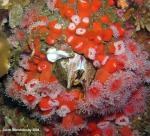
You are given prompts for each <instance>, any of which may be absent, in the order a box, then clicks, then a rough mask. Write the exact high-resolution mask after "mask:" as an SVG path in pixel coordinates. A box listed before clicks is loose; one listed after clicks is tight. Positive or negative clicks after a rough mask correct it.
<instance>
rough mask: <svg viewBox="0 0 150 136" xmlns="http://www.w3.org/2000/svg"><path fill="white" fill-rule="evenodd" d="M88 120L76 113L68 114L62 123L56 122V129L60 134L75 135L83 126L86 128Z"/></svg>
mask: <svg viewBox="0 0 150 136" xmlns="http://www.w3.org/2000/svg"><path fill="white" fill-rule="evenodd" d="M85 126H86V122H85V121H84V120H83V118H82V117H81V116H79V115H77V114H75V113H70V114H67V116H66V117H64V118H63V119H62V123H60V124H56V125H55V128H54V131H55V133H56V134H58V135H69V136H71V135H73V134H76V135H77V134H78V132H79V131H81V130H82V129H83V128H85Z"/></svg>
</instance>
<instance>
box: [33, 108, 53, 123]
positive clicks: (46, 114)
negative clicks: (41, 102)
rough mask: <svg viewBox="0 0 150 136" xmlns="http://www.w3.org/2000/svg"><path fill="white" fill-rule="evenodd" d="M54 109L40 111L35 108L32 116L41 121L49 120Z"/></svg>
mask: <svg viewBox="0 0 150 136" xmlns="http://www.w3.org/2000/svg"><path fill="white" fill-rule="evenodd" d="M55 110H56V109H52V110H48V111H40V110H39V109H37V110H36V111H34V112H33V113H32V117H34V118H36V119H38V120H40V121H43V122H51V120H52V118H53V116H54V115H55Z"/></svg>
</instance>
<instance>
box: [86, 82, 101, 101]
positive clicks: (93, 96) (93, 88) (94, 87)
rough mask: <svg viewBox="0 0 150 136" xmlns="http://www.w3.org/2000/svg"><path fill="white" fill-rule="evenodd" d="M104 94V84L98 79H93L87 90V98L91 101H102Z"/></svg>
mask: <svg viewBox="0 0 150 136" xmlns="http://www.w3.org/2000/svg"><path fill="white" fill-rule="evenodd" d="M102 95H103V85H102V84H101V83H100V82H98V81H93V82H92V83H91V85H90V86H89V88H88V89H87V91H86V94H85V97H86V100H87V101H89V102H91V103H96V102H97V103H98V102H100V101H101V99H102Z"/></svg>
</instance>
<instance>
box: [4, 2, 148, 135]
mask: <svg viewBox="0 0 150 136" xmlns="http://www.w3.org/2000/svg"><path fill="white" fill-rule="evenodd" d="M49 2H50V1H47V4H49ZM53 4H54V5H55V10H56V11H58V12H59V14H60V16H61V17H62V18H63V19H64V21H68V22H69V23H68V26H67V27H64V24H63V23H62V22H61V23H60V22H59V18H57V16H56V18H55V19H54V20H49V18H48V17H47V16H43V15H40V13H39V12H38V11H37V10H38V9H36V8H32V9H30V10H28V11H27V12H26V13H25V16H24V18H23V21H22V23H21V24H20V30H19V33H18V32H17V35H18V34H19V37H20V36H22V35H23V33H24V35H28V36H27V37H26V38H27V39H26V40H27V41H28V45H26V46H27V47H28V53H26V52H25V53H24V54H22V55H21V57H20V58H21V59H20V62H19V67H18V69H16V71H15V72H14V75H13V77H12V78H11V79H9V82H8V84H7V85H6V93H7V95H8V96H10V97H11V98H12V99H15V100H17V101H19V102H23V103H24V104H25V105H26V106H27V108H28V109H29V110H31V111H32V116H34V117H35V118H38V119H40V120H44V121H45V122H47V123H48V124H50V125H49V126H47V129H46V130H47V133H49V135H50V134H51V133H54V135H74V134H76V135H79V136H84V135H86V136H87V135H89V134H91V135H104V136H115V135H116V134H118V133H120V134H121V135H122V136H130V135H131V136H132V135H134V134H133V133H134V132H133V131H132V129H131V126H130V124H131V122H130V121H131V117H132V116H134V115H136V114H138V113H142V112H144V110H145V107H146V103H145V101H146V93H147V89H146V87H145V86H144V83H149V82H150V61H148V57H149V56H148V53H147V52H146V51H144V49H142V47H141V46H140V45H138V43H136V42H135V41H134V40H132V39H131V38H129V37H127V36H125V33H126V30H125V29H124V28H123V27H122V25H121V23H120V22H117V21H114V20H111V17H110V16H111V15H109V14H107V13H106V14H105V13H103V14H102V15H99V16H98V17H97V19H96V20H92V15H93V14H95V13H97V12H99V10H100V9H101V8H104V9H106V10H109V9H111V10H112V9H113V6H114V1H113V0H107V1H100V0H93V1H91V0H87V1H85V0H68V1H67V3H65V2H62V1H60V0H56V1H54V3H53ZM73 5H76V6H75V7H74V6H73ZM49 6H50V5H49ZM49 8H51V7H49ZM55 10H54V13H55ZM113 10H114V12H112V14H115V8H114V9H113ZM20 32H21V33H20ZM62 37H65V38H64V39H63V40H64V41H65V43H66V45H67V46H69V47H71V48H72V50H73V51H74V52H75V53H77V54H80V55H82V56H84V57H85V58H86V60H87V61H90V62H91V63H92V64H93V67H94V68H95V69H96V75H95V78H94V79H93V81H92V83H91V84H90V85H89V86H88V87H87V88H85V89H84V90H83V89H80V88H71V89H68V88H65V86H63V85H62V84H61V82H60V81H58V79H57V78H56V77H55V75H54V73H53V68H54V67H53V66H54V63H53V62H49V61H48V58H47V54H45V53H44V52H42V51H41V48H42V43H43V41H44V42H45V45H46V49H48V48H50V47H53V46H54V45H55V43H57V42H59V40H60V38H62ZM21 39H22V38H21ZM18 40H20V38H18ZM64 41H63V42H64ZM29 52H30V53H29ZM49 57H50V55H49ZM75 63H76V62H75ZM87 80H88V79H87ZM137 103H138V104H137ZM95 115H97V116H98V117H97V118H96V117H95ZM89 118H90V119H93V120H92V121H90V119H89ZM124 133H126V134H127V135H124Z"/></svg>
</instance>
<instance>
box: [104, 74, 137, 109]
mask: <svg viewBox="0 0 150 136" xmlns="http://www.w3.org/2000/svg"><path fill="white" fill-rule="evenodd" d="M135 80H137V78H136V75H135V74H134V73H133V72H130V71H128V72H125V71H120V72H116V73H114V74H113V75H112V76H111V77H110V78H109V80H108V81H106V83H105V84H104V90H105V91H104V92H105V93H106V102H107V103H109V104H110V105H112V106H115V107H118V108H119V107H122V106H124V105H125V104H126V102H127V100H128V98H129V97H130V95H131V93H132V92H131V89H132V88H136V86H137V83H136V82H134V81H135ZM137 82H138V81H137Z"/></svg>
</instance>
